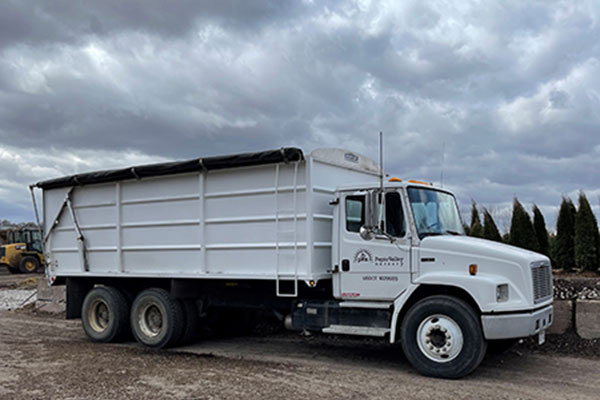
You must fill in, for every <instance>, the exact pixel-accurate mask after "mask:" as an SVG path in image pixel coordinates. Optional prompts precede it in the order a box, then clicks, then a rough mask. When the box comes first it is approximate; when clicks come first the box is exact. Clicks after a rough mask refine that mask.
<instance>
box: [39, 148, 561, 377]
mask: <svg viewBox="0 0 600 400" xmlns="http://www.w3.org/2000/svg"><path fill="white" fill-rule="evenodd" d="M382 172H383V171H382V170H381V168H380V167H379V166H378V165H377V164H376V163H375V162H374V161H372V160H370V159H368V158H366V157H364V156H362V155H360V154H357V153H355V152H351V151H346V150H341V149H319V150H315V151H313V152H312V153H310V154H309V155H305V154H304V153H303V152H302V151H301V150H300V149H296V148H282V149H277V150H272V151H264V152H259V153H247V154H237V155H232V156H219V157H206V158H199V159H194V160H189V161H182V162H172V163H163V164H154V165H145V166H136V167H130V168H124V169H118V170H110V171H101V172H92V173H85V174H78V175H72V176H68V177H63V178H58V179H53V180H48V181H44V182H39V183H37V184H35V185H32V186H31V188H32V193H33V189H34V188H35V187H37V188H40V189H42V191H43V196H42V199H43V201H42V205H41V208H42V209H43V217H44V221H43V230H44V232H45V236H44V246H45V255H46V268H47V274H48V276H49V280H50V281H51V282H52V284H54V285H61V284H66V286H67V289H66V291H67V311H66V316H67V318H81V319H82V325H83V329H84V331H85V333H86V334H87V335H88V337H89V338H90V339H91V340H93V341H97V342H110V341H116V340H119V339H121V338H123V337H125V336H126V335H127V334H128V333H129V332H132V333H133V336H134V337H135V339H136V340H137V341H138V342H140V343H142V344H144V345H146V346H151V347H166V346H175V345H177V344H179V343H181V342H182V341H185V340H188V339H189V338H190V337H192V336H193V334H194V332H195V331H196V330H197V329H198V324H199V318H201V317H202V316H203V315H205V314H206V310H208V309H215V310H226V309H227V308H228V307H230V308H235V309H243V308H261V309H263V310H264V309H267V310H272V311H273V312H274V314H275V315H278V316H280V318H281V320H282V322H284V323H285V325H286V326H287V327H288V328H291V329H296V330H306V331H316V332H324V333H327V334H348V335H363V336H373V337H380V338H384V339H386V340H388V341H389V342H390V343H395V342H401V344H402V348H403V351H404V353H405V355H406V358H407V359H408V360H409V361H410V363H411V364H412V365H413V366H414V368H415V369H417V370H418V371H419V372H420V373H422V374H425V375H429V376H434V377H444V378H459V377H462V376H465V375H467V374H469V373H470V372H472V371H473V370H474V369H475V368H476V367H477V366H478V365H479V363H480V362H481V360H482V359H483V357H484V355H485V354H486V349H487V348H488V346H494V347H501V346H503V345H507V344H510V343H511V342H514V341H516V339H517V338H522V337H528V336H534V335H537V336H538V338H539V342H540V343H542V342H543V341H544V332H545V329H547V328H548V327H549V326H550V324H551V323H552V316H553V309H552V294H553V289H552V273H551V266H550V261H549V259H548V258H547V257H545V256H543V255H540V254H537V253H533V252H530V251H526V250H522V249H519V248H515V247H511V246H507V245H503V244H499V243H495V242H490V241H486V240H482V239H475V238H471V237H466V236H465V234H464V231H463V226H462V223H461V219H460V216H459V212H458V208H457V205H456V201H455V198H454V196H453V195H452V193H450V192H449V191H447V190H445V189H442V188H436V187H433V186H431V185H429V184H426V183H423V182H417V181H408V182H402V181H400V180H398V179H392V180H391V181H389V182H386V183H385V184H383V183H382V181H381V176H382ZM33 198H34V205H35V196H33ZM36 210H37V206H36ZM36 213H37V211H36ZM224 315H231V314H226V313H225V314H224ZM237 315H240V314H237ZM236 322H237V321H231V323H232V324H235V323H236Z"/></svg>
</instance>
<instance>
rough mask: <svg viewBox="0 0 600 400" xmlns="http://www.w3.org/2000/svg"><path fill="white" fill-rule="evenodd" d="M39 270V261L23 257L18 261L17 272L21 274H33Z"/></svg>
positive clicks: (30, 257)
mask: <svg viewBox="0 0 600 400" xmlns="http://www.w3.org/2000/svg"><path fill="white" fill-rule="evenodd" d="M39 268H40V260H38V259H37V258H35V257H33V256H25V257H23V258H21V261H19V271H20V272H21V273H23V274H34V273H36V272H37V271H38V269H39Z"/></svg>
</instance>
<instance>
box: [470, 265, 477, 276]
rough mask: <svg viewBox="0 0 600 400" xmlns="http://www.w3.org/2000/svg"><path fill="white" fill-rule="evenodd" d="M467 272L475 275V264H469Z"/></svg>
mask: <svg viewBox="0 0 600 400" xmlns="http://www.w3.org/2000/svg"><path fill="white" fill-rule="evenodd" d="M469 274H471V275H477V264H471V265H469Z"/></svg>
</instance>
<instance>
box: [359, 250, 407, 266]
mask: <svg viewBox="0 0 600 400" xmlns="http://www.w3.org/2000/svg"><path fill="white" fill-rule="evenodd" d="M360 263H368V264H373V265H375V266H378V267H404V257H398V256H384V257H379V256H373V253H371V251H370V250H367V249H358V250H357V251H356V253H354V264H360Z"/></svg>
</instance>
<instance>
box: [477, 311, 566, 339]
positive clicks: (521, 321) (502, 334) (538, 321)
mask: <svg viewBox="0 0 600 400" xmlns="http://www.w3.org/2000/svg"><path fill="white" fill-rule="evenodd" d="M553 320H554V310H553V308H552V304H550V305H549V306H546V307H544V308H542V309H539V310H535V311H531V312H525V313H518V314H502V315H482V316H481V326H482V327H483V335H484V336H485V338H486V339H488V340H492V339H511V338H522V337H527V336H533V335H535V334H537V333H539V332H540V331H543V330H545V329H548V328H549V327H550V325H552V321H553Z"/></svg>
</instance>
